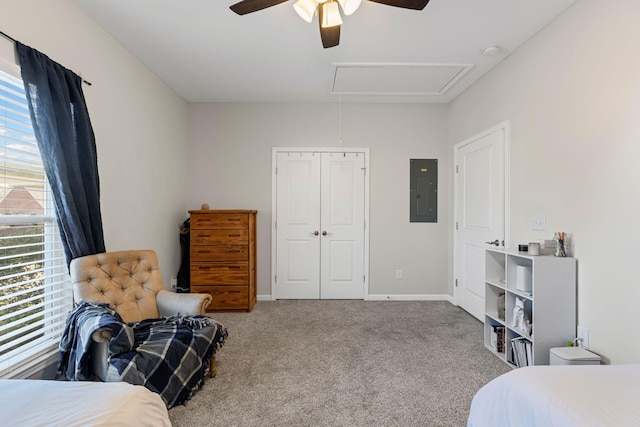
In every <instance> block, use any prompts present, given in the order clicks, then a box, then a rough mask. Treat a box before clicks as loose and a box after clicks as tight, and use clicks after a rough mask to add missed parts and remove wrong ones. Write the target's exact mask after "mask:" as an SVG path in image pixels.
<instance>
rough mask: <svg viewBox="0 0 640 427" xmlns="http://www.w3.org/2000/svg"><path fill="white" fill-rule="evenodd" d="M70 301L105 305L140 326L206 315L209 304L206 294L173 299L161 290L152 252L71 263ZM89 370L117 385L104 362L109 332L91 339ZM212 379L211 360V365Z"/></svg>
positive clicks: (114, 254)
mask: <svg viewBox="0 0 640 427" xmlns="http://www.w3.org/2000/svg"><path fill="white" fill-rule="evenodd" d="M70 273H71V281H72V283H73V299H74V301H75V302H76V303H80V302H82V301H88V302H95V303H108V304H109V305H110V306H111V307H112V308H113V309H114V310H115V311H116V312H117V313H118V314H119V315H120V317H122V320H123V321H124V322H139V321H141V320H145V319H155V318H158V317H161V316H171V315H175V314H178V313H180V314H190V315H204V314H205V309H206V307H207V306H208V305H209V302H211V296H210V295H205V294H176V293H173V292H169V291H167V290H165V289H164V288H163V286H162V276H161V275H160V270H159V269H158V257H157V255H156V253H155V252H154V251H151V250H133V251H118V252H107V253H102V254H96V255H88V256H84V257H80V258H76V259H74V260H73V261H71V266H70ZM92 338H93V340H94V343H92V348H91V352H92V357H91V359H92V368H93V372H94V373H95V374H96V376H97V377H98V378H100V379H101V380H103V381H121V377H120V375H119V374H118V372H117V370H116V369H115V368H113V367H110V366H109V364H108V357H107V343H108V341H109V339H110V338H111V336H110V333H109V331H98V333H94V335H93V337H92ZM210 369H211V370H210V374H211V376H214V375H215V358H214V359H213V360H212V361H211V368H210Z"/></svg>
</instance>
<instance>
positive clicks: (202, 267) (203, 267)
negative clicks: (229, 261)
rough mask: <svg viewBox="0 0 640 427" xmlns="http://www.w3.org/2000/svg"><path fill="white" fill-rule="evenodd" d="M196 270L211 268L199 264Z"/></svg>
mask: <svg viewBox="0 0 640 427" xmlns="http://www.w3.org/2000/svg"><path fill="white" fill-rule="evenodd" d="M198 270H211V267H209V266H208V265H199V266H198Z"/></svg>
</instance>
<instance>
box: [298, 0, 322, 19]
mask: <svg viewBox="0 0 640 427" xmlns="http://www.w3.org/2000/svg"><path fill="white" fill-rule="evenodd" d="M317 7H318V3H316V0H298V1H297V2H296V3H295V4H294V5H293V9H294V10H295V11H296V13H297V14H298V15H300V18H302V19H304V20H305V21H307V22H311V21H312V20H313V15H315V13H316V8H317Z"/></svg>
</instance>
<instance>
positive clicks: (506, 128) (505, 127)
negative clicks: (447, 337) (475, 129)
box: [451, 120, 511, 305]
mask: <svg viewBox="0 0 640 427" xmlns="http://www.w3.org/2000/svg"><path fill="white" fill-rule="evenodd" d="M499 130H502V131H503V132H504V247H505V248H509V245H510V238H509V230H510V228H511V227H510V220H509V211H510V209H509V207H510V198H509V188H510V176H511V173H510V169H509V164H510V160H509V159H510V155H509V153H510V147H509V146H510V141H511V134H510V123H509V121H508V120H507V121H504V122H502V123H500V124H498V125H496V126H493V127H492V128H489V129H487V130H485V131H483V132H480V133H479V134H476V135H474V136H472V137H470V138H467V139H465V140H464V141H462V142H459V143H457V144H456V145H454V146H453V167H452V168H451V170H452V171H453V221H452V226H453V282H452V286H453V303H454V304H455V305H458V298H459V297H460V295H459V294H458V287H457V286H456V275H457V272H458V269H459V268H460V265H459V264H460V260H459V259H458V257H457V254H458V238H457V235H456V223H457V222H459V221H460V208H461V207H460V206H459V205H460V203H459V202H458V196H459V194H458V184H459V182H458V180H459V177H458V174H457V173H456V171H455V168H456V165H457V164H458V160H459V159H458V150H459V149H460V148H462V147H464V146H465V145H467V144H469V143H472V142H474V141H476V140H478V139H481V138H484V137H485V136H487V135H490V134H492V133H494V132H496V131H499Z"/></svg>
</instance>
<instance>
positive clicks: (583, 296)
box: [449, 0, 640, 363]
mask: <svg viewBox="0 0 640 427" xmlns="http://www.w3.org/2000/svg"><path fill="white" fill-rule="evenodd" d="M639 16H640V2H638V1H637V0H616V1H608V2H603V1H601V0H580V1H578V2H576V4H575V5H574V6H572V7H571V8H570V9H569V10H568V11H566V12H565V13H564V14H563V15H561V16H560V17H559V18H558V19H557V20H555V21H554V22H552V23H551V24H550V25H548V26H547V27H546V28H545V29H544V30H543V31H542V32H540V33H538V35H536V36H535V37H533V38H532V39H531V40H529V42H527V43H526V44H525V45H523V46H522V47H521V48H520V49H518V50H517V51H516V52H515V53H514V54H513V55H512V56H511V57H509V58H508V59H507V60H505V61H504V62H503V63H502V64H501V65H499V66H498V67H496V68H495V69H494V70H493V71H491V72H490V73H488V74H487V75H486V76H485V77H484V78H483V79H481V80H480V81H479V82H477V83H476V84H474V85H473V86H472V87H471V88H470V89H468V90H467V91H466V92H464V93H463V94H462V95H461V96H459V97H458V98H457V99H456V100H455V101H454V102H453V103H451V104H450V115H449V134H450V143H451V144H455V143H457V142H459V141H462V140H464V139H466V138H468V137H469V136H472V135H473V134H476V133H478V132H480V131H482V130H483V129H486V128H489V127H491V126H493V125H495V124H497V123H500V122H502V121H504V120H510V122H511V159H510V160H511V222H512V228H511V238H512V239H511V241H512V243H513V244H514V245H515V244H518V243H526V242H528V241H530V240H534V239H540V238H545V237H546V238H550V237H551V236H552V235H553V232H554V231H567V232H570V233H573V234H574V235H575V247H576V257H577V258H578V264H579V268H578V270H579V271H578V276H579V277H578V281H579V286H578V301H579V304H578V323H579V324H580V325H582V326H585V327H587V328H588V329H589V331H590V348H591V349H592V350H593V351H595V352H597V353H599V354H601V355H603V356H604V357H605V359H606V360H607V361H609V362H612V363H627V362H635V363H638V362H640V339H639V338H640V332H639V329H638V318H637V317H638V316H637V314H636V313H637V309H638V301H640V286H639V284H638V281H639V279H638V277H639V276H638V272H637V270H636V269H635V266H636V265H637V263H638V256H639V255H640V250H639V249H640V227H639V226H638V214H639V212H640V168H639V167H638V159H640V56H639V55H638V48H639V47H640V27H639V26H638V17H639ZM543 213H544V214H546V221H547V231H546V232H539V231H533V230H532V221H533V216H534V215H536V214H543ZM567 338H571V337H567Z"/></svg>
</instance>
